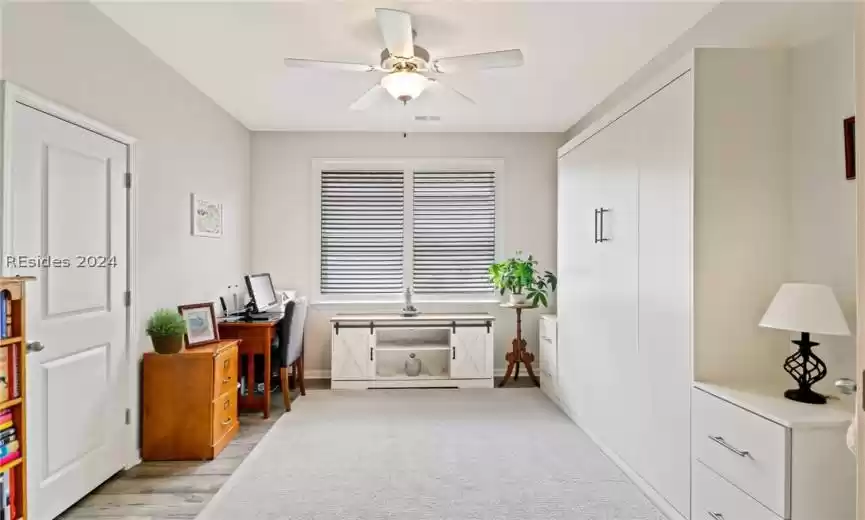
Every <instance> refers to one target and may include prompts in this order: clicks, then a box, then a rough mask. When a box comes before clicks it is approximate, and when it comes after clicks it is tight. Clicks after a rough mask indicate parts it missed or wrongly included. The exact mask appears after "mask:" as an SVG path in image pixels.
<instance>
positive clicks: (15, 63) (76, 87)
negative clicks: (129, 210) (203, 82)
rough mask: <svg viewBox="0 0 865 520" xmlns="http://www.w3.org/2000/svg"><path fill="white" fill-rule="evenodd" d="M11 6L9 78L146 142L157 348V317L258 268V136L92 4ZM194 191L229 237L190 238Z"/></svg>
mask: <svg viewBox="0 0 865 520" xmlns="http://www.w3.org/2000/svg"><path fill="white" fill-rule="evenodd" d="M3 9H4V13H3V19H2V49H3V63H2V67H3V69H2V72H3V74H2V75H3V77H4V79H7V80H9V81H11V82H14V83H16V84H17V85H19V86H21V87H24V88H26V89H28V90H31V91H33V92H35V93H36V94H39V95H41V96H43V97H45V98H47V99H49V100H51V101H54V102H56V103H60V104H63V105H66V106H67V107H69V108H71V109H73V110H76V111H78V112H80V113H83V114H84V115H86V116H88V117H90V118H92V119H95V120H98V121H100V122H102V123H104V124H106V125H108V126H110V127H113V128H115V129H116V130H119V131H121V132H123V133H125V134H127V135H130V136H132V137H135V138H137V139H138V142H137V145H136V149H135V153H136V155H135V165H134V166H135V169H134V176H135V180H134V182H135V186H136V190H137V191H138V207H137V208H136V209H137V218H138V236H137V244H138V254H137V270H138V273H137V274H138V291H137V293H136V294H134V296H133V298H134V299H135V301H136V305H137V314H136V320H135V323H133V327H135V328H136V329H137V332H138V333H139V334H140V336H139V337H140V341H139V343H138V345H133V347H132V348H133V351H134V352H139V353H140V352H142V351H145V350H149V349H150V348H151V346H150V341H149V339H148V338H147V337H146V336H145V335H144V333H143V332H144V322H145V320H146V318H147V316H149V314H150V313H151V312H152V311H153V310H155V309H156V308H158V307H175V306H176V305H178V304H182V303H193V302H200V301H207V300H209V299H212V298H214V297H216V296H217V295H218V294H219V288H220V287H226V286H227V285H228V284H229V283H238V282H239V281H240V276H241V275H242V274H243V273H244V272H246V271H247V269H248V267H249V225H248V223H249V218H248V217H249V182H250V181H249V132H248V131H247V130H246V129H245V128H244V127H243V126H241V125H240V124H239V123H238V122H237V121H235V120H234V119H233V118H231V117H230V116H228V114H226V112H225V111H223V110H222V109H221V108H219V107H218V106H216V105H215V104H214V103H213V102H212V101H211V100H210V99H209V98H207V97H206V96H204V95H203V94H202V93H201V92H199V91H198V90H197V89H195V88H194V87H193V86H192V85H190V84H189V83H188V82H187V81H186V80H185V79H183V78H182V77H181V76H180V75H178V74H177V73H176V72H175V71H174V70H173V69H171V68H170V67H168V66H167V65H166V64H165V63H164V62H162V61H161V60H159V59H158V58H156V57H155V56H154V55H153V54H152V53H151V52H150V51H148V50H147V49H146V48H145V47H143V46H142V45H141V44H139V43H138V42H137V41H136V40H134V39H133V38H132V37H131V36H129V34H127V33H126V32H125V31H123V30H122V29H121V28H120V27H119V26H117V25H116V24H115V23H114V22H112V21H111V20H110V19H108V18H107V17H106V16H105V15H103V14H102V13H101V12H99V11H98V10H97V9H96V8H95V7H93V6H92V5H91V4H88V3H65V4H60V3H53V4H52V3H28V4H22V3H7V4H5V6H4V8H3ZM191 192H199V193H201V194H204V195H207V196H210V197H212V198H214V199H216V200H219V201H221V202H222V203H223V204H224V208H225V233H224V236H223V237H222V238H221V239H212V238H199V237H192V236H190V209H189V208H190V193H191ZM139 355H140V354H139ZM130 386H131V387H132V388H133V391H134V392H137V390H138V388H137V385H136V384H135V383H134V382H131V383H130ZM137 403H138V398H137V396H133V400H132V403H131V404H132V405H133V406H135V405H137ZM133 417H134V418H136V419H137V417H138V414H137V413H135V412H133Z"/></svg>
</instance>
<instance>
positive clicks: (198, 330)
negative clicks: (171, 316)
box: [177, 302, 219, 347]
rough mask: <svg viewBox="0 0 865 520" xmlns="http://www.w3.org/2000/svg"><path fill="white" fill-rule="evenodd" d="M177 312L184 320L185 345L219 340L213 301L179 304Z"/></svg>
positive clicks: (190, 345) (192, 345)
mask: <svg viewBox="0 0 865 520" xmlns="http://www.w3.org/2000/svg"><path fill="white" fill-rule="evenodd" d="M177 312H179V313H180V316H181V317H182V318H183V321H184V322H186V346H187V347H197V346H199V345H206V344H208V343H213V342H214V341H219V329H218V328H217V326H216V311H214V309H213V303H212V302H211V303H193V304H190V305H180V306H178V307H177Z"/></svg>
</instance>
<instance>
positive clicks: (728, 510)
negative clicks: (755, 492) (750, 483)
mask: <svg viewBox="0 0 865 520" xmlns="http://www.w3.org/2000/svg"><path fill="white" fill-rule="evenodd" d="M691 485H692V498H691V518H692V520H781V517H779V516H778V515H776V514H775V513H773V512H772V511H770V510H769V509H768V508H767V507H766V506H764V505H763V504H761V503H759V502H757V501H756V500H754V499H753V498H751V497H750V496H748V495H747V494H745V493H744V492H743V491H742V490H740V489H737V488H736V487H735V486H733V485H732V484H730V483H729V482H727V481H726V480H724V479H723V478H721V477H720V476H718V475H717V474H716V473H715V472H714V471H712V470H711V469H709V468H707V467H706V466H704V465H703V464H702V463H700V462H694V472H693V480H692V483H691Z"/></svg>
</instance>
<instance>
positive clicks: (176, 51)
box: [97, 0, 715, 132]
mask: <svg viewBox="0 0 865 520" xmlns="http://www.w3.org/2000/svg"><path fill="white" fill-rule="evenodd" d="M97 5H98V7H99V9H101V10H102V11H103V12H104V13H106V14H107V15H108V16H109V17H111V18H112V19H113V20H114V21H115V22H117V23H118V24H119V25H120V26H122V27H123V28H124V29H126V30H127V31H128V32H129V33H130V34H131V35H132V36H134V37H135V38H137V39H138V40H139V41H140V42H141V43H143V44H144V45H146V46H147V47H149V48H150V49H151V50H152V51H153V52H154V53H155V54H156V55H157V56H159V57H160V58H161V59H163V60H164V61H165V62H167V63H168V64H169V65H171V66H172V67H173V68H174V69H175V70H177V71H178V72H179V73H180V74H182V75H183V76H184V77H186V78H187V79H188V80H189V81H190V82H191V83H192V84H193V85H195V86H196V87H197V88H199V89H200V90H201V91H202V92H204V93H205V94H206V95H208V96H210V97H211V98H212V99H213V100H214V101H215V102H216V103H217V104H219V105H220V106H222V107H223V108H224V109H225V110H227V111H228V112H229V113H230V114H232V115H233V116H234V117H236V118H237V119H238V120H239V121H240V122H241V123H243V124H244V125H246V126H247V127H248V128H250V129H252V130H365V131H412V130H414V131H417V130H423V131H555V132H561V131H564V130H566V129H567V128H568V127H570V126H571V125H572V124H574V123H575V122H576V121H577V120H578V119H579V118H580V117H581V116H582V115H583V114H585V113H586V112H587V111H588V110H590V109H591V108H592V107H593V106H594V105H596V104H597V103H599V102H600V101H601V100H603V99H604V98H605V97H606V96H607V95H608V94H609V93H610V92H611V91H613V90H614V89H615V88H616V87H617V86H619V85H620V84H622V83H623V82H624V81H625V80H627V78H628V77H629V76H630V75H631V74H633V73H634V72H636V71H637V70H638V69H639V68H640V67H641V66H643V65H644V64H646V63H647V62H648V61H649V60H650V59H651V58H652V57H653V56H655V55H656V54H657V53H659V52H660V51H662V50H663V49H664V48H665V47H666V46H667V45H668V44H670V43H671V42H673V41H674V40H675V39H676V38H677V37H679V36H680V35H681V34H682V33H684V32H685V31H686V30H688V29H689V28H691V27H692V26H693V25H694V24H695V23H697V21H699V20H700V19H701V18H702V17H703V16H704V15H705V14H706V13H708V12H709V11H710V10H711V9H712V8H713V7H714V6H715V2H709V1H701V2H651V1H638V2H537V1H534V2H530V1H525V2H507V3H498V2H445V1H426V2H421V3H396V4H395V3H394V2H392V1H388V0H381V1H379V2H373V1H368V0H361V1H352V2H350V3H349V2H345V3H335V2H303V3H296V2H289V3H246V2H234V3H217V2H213V3H211V2H200V3H155V2H132V3H124V2H120V3H99V4H97ZM375 7H397V8H401V9H404V10H406V11H409V12H410V13H412V15H413V23H414V26H415V29H416V30H417V32H418V36H417V39H416V43H417V44H418V45H421V46H423V47H426V48H427V49H428V50H429V51H430V53H431V55H432V57H433V58H435V57H444V56H453V55H461V54H470V53H477V52H485V51H492V50H500V49H511V48H515V47H517V48H520V49H522V51H523V53H524V55H525V65H524V66H523V67H521V68H519V69H497V70H488V71H481V72H475V73H471V74H469V73H465V74H453V75H448V76H444V75H442V76H439V77H440V79H441V81H442V82H443V83H447V84H448V85H450V86H453V87H455V88H457V89H459V90H461V91H462V92H464V93H465V94H467V95H469V96H470V97H472V98H474V99H475V100H477V105H476V106H472V105H466V104H463V103H460V102H458V101H457V100H453V99H450V98H448V96H447V94H443V95H441V96H434V95H428V96H423V95H422V96H421V97H420V98H418V99H417V100H416V101H414V102H412V103H409V105H408V106H406V107H403V106H402V105H400V104H399V103H397V102H396V101H394V102H393V103H389V104H386V105H385V106H383V107H379V108H376V109H372V110H369V111H366V112H352V111H350V110H349V109H348V106H349V105H350V104H351V103H352V102H353V101H354V100H355V99H356V98H357V97H359V96H360V95H361V94H362V93H363V92H365V91H366V90H367V89H368V88H369V87H370V86H372V85H373V84H375V83H376V82H377V81H378V79H379V78H380V76H381V73H350V72H349V73H346V72H330V71H315V70H300V69H289V68H286V67H285V66H284V65H283V63H282V59H283V58H285V57H300V58H313V59H323V60H335V61H352V62H361V63H378V56H379V53H380V52H381V49H382V48H383V44H382V42H381V36H380V35H379V32H378V28H377V26H376V23H375V13H374V8H375ZM415 115H437V116H441V118H442V119H441V121H440V122H415V121H414V116H415Z"/></svg>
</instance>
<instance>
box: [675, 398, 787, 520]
mask: <svg viewBox="0 0 865 520" xmlns="http://www.w3.org/2000/svg"><path fill="white" fill-rule="evenodd" d="M692 413H693V428H692V435H693V439H692V444H693V446H692V450H693V456H694V458H695V459H696V460H698V461H699V462H701V463H703V464H705V465H706V466H707V467H709V468H710V469H712V470H714V471H715V472H716V473H718V474H719V475H720V476H722V477H723V478H724V479H726V480H727V481H729V482H730V483H732V484H733V485H734V486H736V487H738V488H739V489H741V490H743V491H744V492H745V493H747V494H748V495H751V496H752V497H754V498H755V499H756V500H758V501H759V502H760V503H762V504H763V505H765V506H766V507H768V508H769V509H771V510H772V511H774V512H775V513H776V514H777V515H778V516H781V517H784V518H789V512H790V511H789V509H790V508H789V499H788V496H787V488H788V485H789V484H788V483H789V478H788V475H789V474H790V466H789V456H788V454H789V453H790V433H789V430H788V429H787V428H785V427H783V426H781V425H780V424H777V423H774V422H772V421H770V420H768V419H766V418H764V417H761V416H759V415H756V414H754V413H751V412H749V411H747V410H744V409H742V408H739V407H738V406H736V405H734V404H731V403H729V402H727V401H725V400H723V399H720V398H718V397H716V396H714V395H711V394H709V393H706V392H704V391H702V390H699V389H694V390H693V400H692ZM697 518H700V517H699V516H698V517H697ZM725 518H726V519H727V520H731V519H735V518H737V517H735V516H732V517H729V516H727V517H725ZM742 518H749V520H750V517H747V515H746V516H745V517H742ZM754 518H761V517H754Z"/></svg>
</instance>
